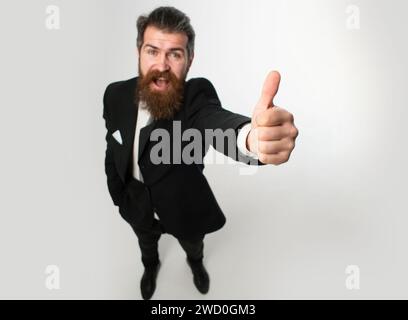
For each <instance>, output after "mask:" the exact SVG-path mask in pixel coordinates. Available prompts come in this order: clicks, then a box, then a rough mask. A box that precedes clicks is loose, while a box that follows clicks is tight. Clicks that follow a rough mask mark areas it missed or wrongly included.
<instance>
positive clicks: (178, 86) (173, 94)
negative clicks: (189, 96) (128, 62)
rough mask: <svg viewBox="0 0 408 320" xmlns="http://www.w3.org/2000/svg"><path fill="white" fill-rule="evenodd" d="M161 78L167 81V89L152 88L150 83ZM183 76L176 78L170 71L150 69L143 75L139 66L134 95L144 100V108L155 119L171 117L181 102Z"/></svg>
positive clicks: (178, 108)
mask: <svg viewBox="0 0 408 320" xmlns="http://www.w3.org/2000/svg"><path fill="white" fill-rule="evenodd" d="M159 78H163V79H164V81H165V82H167V84H168V85H167V89H166V90H164V91H158V90H155V89H152V88H151V86H152V84H153V83H154V82H155V81H157V79H159ZM184 80H185V77H183V78H182V79H178V78H177V77H176V75H175V74H174V73H173V72H171V71H164V72H161V71H158V70H152V71H150V72H148V73H147V74H146V75H143V74H142V72H141V70H140V66H139V79H138V82H137V88H136V90H137V92H136V95H137V96H139V99H140V100H141V101H143V102H145V108H146V109H147V110H148V111H149V112H150V114H151V115H152V117H153V118H154V119H155V120H159V119H168V120H170V119H173V118H174V116H175V114H176V113H177V112H178V111H179V110H180V108H181V105H182V102H183V93H184V82H185V81H184Z"/></svg>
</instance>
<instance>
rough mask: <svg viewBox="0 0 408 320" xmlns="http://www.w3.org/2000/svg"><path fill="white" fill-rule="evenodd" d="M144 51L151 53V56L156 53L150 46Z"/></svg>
mask: <svg viewBox="0 0 408 320" xmlns="http://www.w3.org/2000/svg"><path fill="white" fill-rule="evenodd" d="M146 52H147V54H148V55H151V56H155V55H157V50H155V49H152V48H148V49H147V50H146Z"/></svg>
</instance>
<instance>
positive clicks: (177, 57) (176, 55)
mask: <svg viewBox="0 0 408 320" xmlns="http://www.w3.org/2000/svg"><path fill="white" fill-rule="evenodd" d="M170 56H171V57H172V58H175V59H181V54H180V53H179V52H177V51H172V52H170Z"/></svg>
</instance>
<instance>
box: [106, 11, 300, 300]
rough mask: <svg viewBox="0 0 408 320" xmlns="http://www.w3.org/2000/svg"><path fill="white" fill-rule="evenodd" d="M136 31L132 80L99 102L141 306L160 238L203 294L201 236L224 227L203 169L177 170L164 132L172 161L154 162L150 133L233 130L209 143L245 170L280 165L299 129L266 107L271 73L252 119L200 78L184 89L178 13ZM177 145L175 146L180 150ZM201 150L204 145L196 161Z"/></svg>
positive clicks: (188, 52)
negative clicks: (136, 257) (133, 242)
mask: <svg viewBox="0 0 408 320" xmlns="http://www.w3.org/2000/svg"><path fill="white" fill-rule="evenodd" d="M137 29H138V38H137V54H138V59H139V64H138V65H139V76H138V77H135V78H132V79H129V80H125V81H119V82H114V83H111V84H110V85H108V87H107V88H106V91H105V94H104V99H103V102H104V110H103V117H104V119H105V125H106V128H107V134H106V142H107V148H106V157H105V173H106V176H107V184H108V190H109V193H110V195H111V197H112V200H113V203H114V204H115V205H116V206H118V207H119V213H120V215H121V216H122V217H123V219H125V220H126V221H127V222H128V223H129V224H130V226H131V227H132V229H133V230H134V232H135V233H136V235H137V238H138V243H139V247H140V250H141V260H142V263H143V265H144V273H143V276H142V278H141V282H140V289H141V294H142V297H143V299H150V298H151V297H152V295H153V293H154V291H155V288H156V278H157V274H158V271H159V269H160V267H161V262H160V260H159V254H158V241H159V238H160V236H161V235H162V234H163V233H168V234H171V235H173V236H174V237H176V238H177V239H178V242H179V243H180V245H181V247H182V248H183V249H184V251H185V252H186V262H187V263H188V265H189V266H190V268H191V270H192V274H193V281H194V284H195V286H196V287H197V289H198V290H199V291H200V292H201V293H203V294H205V293H207V292H208V290H209V275H208V272H207V270H206V268H205V267H204V264H203V257H204V252H203V250H204V242H203V241H204V237H205V235H206V234H208V233H211V232H214V231H217V230H219V229H220V228H222V227H223V225H224V224H225V222H226V219H225V216H224V214H223V212H222V210H221V208H220V207H219V205H218V203H217V201H216V199H215V197H214V194H213V193H212V191H211V188H210V186H209V184H208V182H207V180H206V178H205V176H204V175H203V173H202V172H203V169H204V165H203V162H202V161H193V162H191V161H184V160H185V159H181V162H180V161H178V162H177V163H176V161H175V159H174V157H175V156H174V155H173V152H172V151H173V149H172V148H173V146H174V145H175V144H174V139H175V137H174V136H173V135H172V134H170V135H169V137H170V139H169V141H167V146H168V149H165V151H164V152H169V153H171V155H172V156H171V162H170V163H159V164H157V162H156V161H153V159H152V151H153V150H154V148H155V145H156V144H157V143H159V142H157V141H155V139H152V136H153V133H154V132H155V130H159V129H160V130H165V131H166V132H170V133H171V132H172V128H173V125H174V123H176V122H177V123H178V124H179V125H180V126H181V131H182V132H185V131H186V130H189V129H195V130H197V132H199V133H201V134H202V136H203V137H204V135H205V132H206V131H207V130H214V131H216V130H218V131H220V130H221V132H226V131H228V130H229V131H231V130H232V132H233V133H235V135H234V139H233V140H232V143H231V139H230V141H229V143H227V144H224V143H223V144H221V145H217V143H215V141H210V143H211V144H212V145H213V146H214V148H215V149H216V150H218V151H220V152H222V153H224V154H225V155H227V156H229V157H231V158H233V159H235V160H237V161H241V162H244V163H246V164H254V165H263V164H275V165H279V164H281V163H284V162H286V161H288V159H289V157H290V154H291V152H292V150H293V148H294V146H295V139H296V137H297V135H298V131H297V129H296V127H295V126H294V120H293V116H292V114H290V113H289V112H288V111H286V110H284V109H282V108H279V107H277V106H274V105H273V98H274V96H275V94H276V92H277V90H278V86H279V81H280V75H279V73H277V72H275V71H273V72H270V73H269V74H268V76H267V78H266V80H265V83H264V86H263V89H262V94H261V98H260V99H259V101H258V103H257V105H256V106H254V110H253V114H252V118H249V117H246V116H244V115H240V114H237V113H233V112H231V111H228V110H226V109H224V108H222V106H221V103H220V100H219V99H218V96H217V93H216V91H215V89H214V87H213V85H212V84H211V82H210V81H208V80H207V79H205V78H193V79H190V80H188V81H186V76H187V73H188V71H189V69H190V66H191V64H192V62H193V59H194V40H195V33H194V30H193V28H192V26H191V24H190V19H189V18H188V17H187V16H186V15H185V14H184V13H183V12H181V11H179V10H178V9H176V8H173V7H159V8H157V9H155V10H153V11H152V12H151V13H150V14H149V15H148V16H140V17H139V18H138V21H137ZM161 143H163V141H161ZM186 143H187V141H182V147H185V146H186ZM208 147H209V146H208V144H206V145H204V147H203V148H202V152H201V154H199V155H198V159H199V160H202V158H203V157H204V156H205V154H206V152H207V151H208ZM166 150H167V151H166ZM176 156H177V155H176ZM195 156H196V157H195V159H197V155H195ZM177 158H178V160H180V159H179V158H180V157H178V156H177Z"/></svg>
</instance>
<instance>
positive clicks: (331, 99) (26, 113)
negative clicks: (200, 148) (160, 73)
mask: <svg viewBox="0 0 408 320" xmlns="http://www.w3.org/2000/svg"><path fill="white" fill-rule="evenodd" d="M48 5H57V6H58V7H59V9H60V22H61V28H60V29H59V30H48V29H47V28H46V27H45V21H46V18H47V14H46V12H45V9H46V7H47V6H48ZM159 5H173V6H175V7H177V8H179V9H180V10H182V11H184V12H185V13H186V14H187V15H189V16H190V18H191V21H192V24H193V27H194V28H195V31H196V34H197V38H196V52H195V61H194V63H193V66H192V68H191V70H190V73H189V77H206V78H208V79H209V80H210V81H212V83H213V84H214V86H215V88H216V89H217V92H218V95H219V97H220V99H221V101H222V103H223V106H224V107H225V108H227V109H229V110H231V111H234V112H239V113H242V114H245V115H248V116H250V115H251V111H252V108H253V106H254V105H255V103H256V101H257V100H258V98H259V94H260V91H261V87H262V84H263V81H264V79H265V76H266V74H267V73H268V71H270V70H279V71H280V73H281V75H282V82H281V86H280V90H279V93H278V96H277V98H276V100H275V102H276V104H277V105H279V106H281V107H283V108H285V109H287V110H289V111H290V112H291V113H293V114H294V116H295V124H296V126H297V128H298V129H299V137H298V139H297V144H296V148H295V150H294V151H293V153H292V156H291V158H290V160H289V162H288V163H286V164H283V165H281V166H266V167H262V168H259V169H258V170H257V172H256V173H255V174H252V175H242V174H241V173H242V171H241V169H242V167H243V166H242V165H240V164H235V165H228V164H225V165H209V166H207V168H206V170H205V173H206V176H207V178H208V180H209V182H210V184H211V186H212V187H213V191H214V193H215V195H216V198H217V200H218V201H219V204H220V205H221V207H222V209H223V211H224V213H225V215H226V216H227V224H226V226H225V227H224V228H223V229H221V230H220V231H218V232H216V233H213V234H209V235H208V236H207V237H206V240H205V249H204V250H205V260H204V263H205V265H206V267H207V269H208V271H209V274H210V278H211V285H210V291H209V293H208V294H207V295H205V296H203V295H201V294H200V293H199V292H198V291H197V290H196V289H195V287H194V285H193V281H192V275H191V271H190V270H189V267H188V266H187V264H186V263H185V259H184V252H183V251H182V249H181V247H180V246H179V244H178V243H177V240H176V239H175V238H173V237H172V236H169V235H164V236H163V237H162V239H161V241H160V257H161V260H162V269H161V271H160V273H159V276H158V283H157V289H156V292H155V294H154V296H153V298H154V299H200V298H203V299H316V298H324V299H335V298H336V299H337V298H338V299H361V298H364V299H372V298H385V299H389V298H404V299H406V298H408V292H407V289H406V288H407V281H408V276H407V273H406V270H407V269H408V259H407V240H408V235H407V233H406V230H407V227H408V217H407V212H408V210H407V209H408V205H407V201H406V197H407V193H406V190H407V187H406V181H407V172H408V170H407V168H406V166H405V164H406V163H407V158H408V152H407V147H406V146H407V143H406V137H407V134H406V128H405V122H406V119H407V116H408V111H407V103H406V99H405V98H406V75H407V71H408V70H407V62H406V56H408V54H407V48H408V47H407V44H406V29H407V22H406V12H407V9H408V8H407V5H406V2H405V1H402V0H401V1H385V0H384V1H357V0H356V1H345V0H344V1H343V0H336V1H334V0H333V1H323V0H320V1H317V0H308V1H301V0H298V1H294V0H293V1H272V0H268V1H242V0H241V1H237V0H234V1H232V0H231V1H225V0H223V1H215V0H212V1H200V2H199V1H187V0H185V1H135V0H133V1H130V0H129V1H125V0H121V1H114V0H109V1H108V0H106V1H96V0H86V1H79V0H71V1H62V0H60V1H52V0H48V1H43V0H37V1H28V0H26V1H14V0H13V1H11V0H8V1H1V4H0V32H1V34H0V35H1V39H2V44H1V60H0V70H1V75H0V81H1V83H0V84H1V88H2V90H1V92H2V93H1V95H0V99H1V117H0V130H1V135H0V139H1V140H0V142H1V148H2V151H1V166H0V177H1V179H0V192H1V195H2V196H1V202H0V212H1V216H0V253H1V264H0V298H3V299H11V298H19V299H28V298H34V299H71V298H75V299H140V298H141V296H140V290H139V281H140V277H141V274H142V272H143V268H142V264H141V261H140V253H139V248H138V245H137V238H136V235H135V234H134V233H133V231H132V230H131V228H130V227H129V226H128V225H127V223H126V222H125V221H124V220H122V219H121V218H120V216H119V213H118V209H117V207H114V206H113V203H112V200H111V199H110V196H109V193H108V190H107V185H106V177H105V173H104V156H105V147H106V145H105V133H106V130H105V126H104V121H103V118H102V110H103V104H102V96H103V92H104V89H105V88H106V86H107V85H108V84H109V83H110V82H113V81H118V80H124V79H129V78H132V77H134V76H136V75H137V59H136V54H135V50H136V48H135V42H136V35H137V34H136V19H137V17H138V16H139V15H140V14H146V13H149V12H150V11H151V10H152V9H154V8H155V7H156V6H159ZM349 5H357V6H358V8H359V9H360V29H358V30H352V29H349V28H347V26H346V23H347V19H348V18H349V15H350V14H348V13H347V12H346V9H347V7H348V6H349ZM48 265H57V266H58V267H59V269H60V289H59V290H49V289H47V288H46V286H45V281H46V277H47V274H46V273H45V270H46V267H47V266H48ZM348 265H357V266H359V268H360V290H348V289H347V288H346V278H347V276H348V275H347V274H346V273H345V269H346V267H347V266H348Z"/></svg>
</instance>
